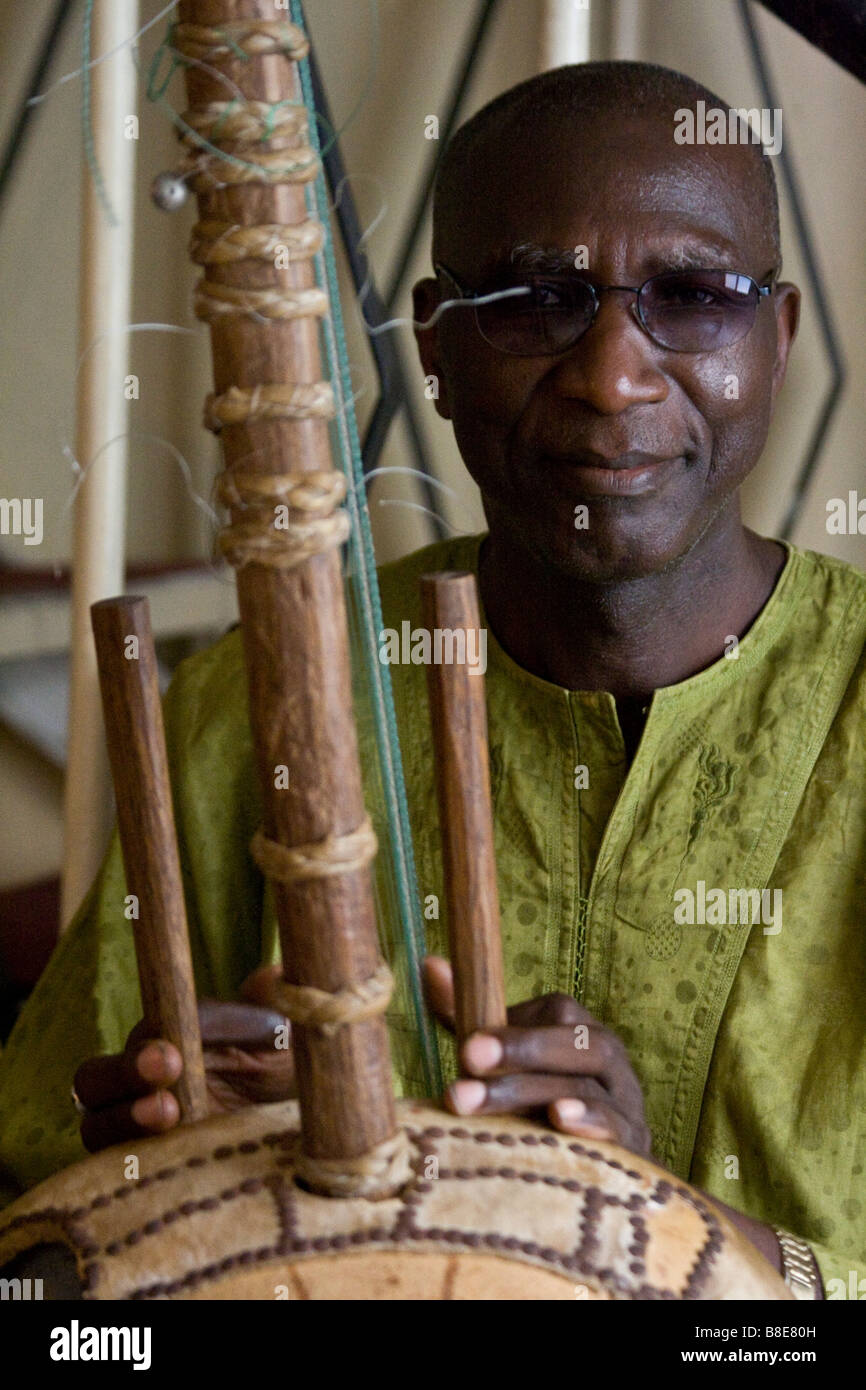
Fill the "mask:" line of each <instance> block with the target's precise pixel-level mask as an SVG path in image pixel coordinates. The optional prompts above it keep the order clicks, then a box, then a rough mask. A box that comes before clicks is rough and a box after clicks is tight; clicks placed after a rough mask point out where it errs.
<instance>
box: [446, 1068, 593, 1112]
mask: <svg viewBox="0 0 866 1390" xmlns="http://www.w3.org/2000/svg"><path fill="white" fill-rule="evenodd" d="M605 1094H606V1093H605V1091H604V1088H603V1087H602V1086H600V1085H599V1083H598V1082H597V1081H594V1080H593V1079H592V1077H585V1076H544V1075H538V1074H536V1073H535V1072H525V1073H522V1074H512V1075H510V1076H496V1077H493V1079H492V1080H490V1081H476V1080H470V1081H465V1080H461V1081H455V1082H453V1083H452V1084H451V1085H450V1086H449V1087H448V1089H447V1091H446V1092H445V1102H446V1104H447V1106H448V1108H449V1110H451V1111H453V1113H454V1114H455V1115H505V1114H509V1113H510V1114H513V1115H528V1114H531V1113H532V1112H533V1111H535V1110H543V1109H545V1108H546V1107H547V1106H548V1105H550V1104H551V1103H552V1102H553V1101H555V1100H564V1099H574V1100H585V1101H586V1102H588V1103H590V1104H592V1105H593V1106H595V1105H600V1104H602V1099H603V1097H604V1096H605ZM608 1099H609V1098H608Z"/></svg>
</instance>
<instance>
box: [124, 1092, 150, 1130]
mask: <svg viewBox="0 0 866 1390" xmlns="http://www.w3.org/2000/svg"><path fill="white" fill-rule="evenodd" d="M152 1108H153V1093H151V1095H149V1096H139V1098H138V1100H137V1101H134V1102H133V1105H132V1109H131V1110H130V1112H129V1113H130V1114H131V1116H132V1118H133V1119H134V1120H135V1123H136V1124H137V1125H143V1126H145V1127H147V1126H149V1125H151V1124H152V1123H153V1121H152V1119H151V1118H150V1111H151V1110H152Z"/></svg>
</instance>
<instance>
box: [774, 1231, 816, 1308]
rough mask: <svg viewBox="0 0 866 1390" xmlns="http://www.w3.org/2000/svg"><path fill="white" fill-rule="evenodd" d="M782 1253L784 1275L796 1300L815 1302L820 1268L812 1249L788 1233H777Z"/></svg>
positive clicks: (797, 1237)
mask: <svg viewBox="0 0 866 1390" xmlns="http://www.w3.org/2000/svg"><path fill="white" fill-rule="evenodd" d="M776 1238H777V1240H778V1242H779V1249H780V1250H781V1252H782V1275H783V1277H784V1280H785V1283H786V1284H787V1285H788V1288H789V1289H790V1290H791V1293H792V1294H793V1295H794V1297H795V1298H797V1299H800V1300H801V1301H802V1302H804V1303H811V1302H813V1301H814V1298H815V1294H816V1292H817V1289H818V1278H819V1274H818V1266H817V1263H816V1261H815V1256H814V1254H813V1252H812V1247H811V1246H810V1245H807V1244H806V1242H805V1240H800V1238H799V1236H792V1235H791V1234H790V1233H789V1232H788V1231H778V1230H777V1231H776Z"/></svg>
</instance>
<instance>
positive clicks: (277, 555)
mask: <svg viewBox="0 0 866 1390" xmlns="http://www.w3.org/2000/svg"><path fill="white" fill-rule="evenodd" d="M350 530H351V525H350V522H349V518H348V516H347V515H346V513H345V512H343V511H339V512H335V513H334V514H333V516H323V517H320V518H319V519H318V520H315V521H299V522H293V521H288V522H287V523H286V525H285V526H284V527H281V528H279V529H277V528H276V527H275V525H274V522H273V521H270V520H268V519H267V518H266V519H265V520H264V521H249V522H240V523H235V524H234V525H233V526H228V527H226V529H225V530H224V531H223V532H221V534H220V537H219V548H220V550H221V552H222V554H223V555H224V556H225V558H226V560H227V561H228V563H229V564H230V565H233V566H234V568H235V569H242V568H243V566H244V565H249V564H256V565H267V566H268V567H269V568H270V569H280V570H290V569H294V568H295V566H296V565H300V564H303V562H304V560H311V559H312V558H313V556H314V555H321V554H323V553H324V551H326V550H336V549H337V548H338V547H339V546H341V545H342V544H343V542H344V541H346V540H348V539H349V532H350Z"/></svg>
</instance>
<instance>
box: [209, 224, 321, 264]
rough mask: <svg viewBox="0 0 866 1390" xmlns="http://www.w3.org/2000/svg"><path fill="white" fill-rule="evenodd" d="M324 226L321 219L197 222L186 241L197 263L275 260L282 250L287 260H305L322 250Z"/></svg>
mask: <svg viewBox="0 0 866 1390" xmlns="http://www.w3.org/2000/svg"><path fill="white" fill-rule="evenodd" d="M324 241H325V229H324V227H323V226H322V224H321V222H313V221H308V222H298V223H297V224H295V225H294V226H290V225H289V224H286V223H281V222H267V223H263V224H262V225H261V226H256V227H244V226H241V225H240V223H233V222H197V223H196V225H195V226H194V227H193V229H192V235H191V237H190V243H189V254H190V258H191V259H192V260H193V261H195V262H196V264H197V265H229V264H231V263H232V262H235V261H252V260H255V261H276V258H277V255H278V254H280V253H281V252H285V256H286V259H287V260H289V261H301V260H307V259H309V257H311V256H315V255H316V254H317V253H318V252H319V251H321V249H322V246H323V245H324Z"/></svg>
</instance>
